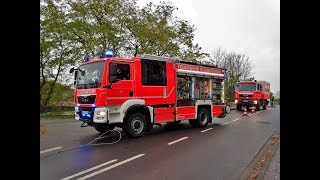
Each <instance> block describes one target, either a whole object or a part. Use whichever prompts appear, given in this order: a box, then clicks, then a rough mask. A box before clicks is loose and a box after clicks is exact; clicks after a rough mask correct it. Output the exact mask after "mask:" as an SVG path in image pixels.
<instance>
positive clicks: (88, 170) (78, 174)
mask: <svg viewBox="0 0 320 180" xmlns="http://www.w3.org/2000/svg"><path fill="white" fill-rule="evenodd" d="M116 161H118V159H113V160H111V161H108V162H105V163H102V164H100V165H97V166H94V167H92V168H90V169H87V170H84V171H81V172H78V173H77V174H74V175H71V176H68V177H65V178H63V179H61V180H67V179H72V178H74V177H77V176H80V175H82V174H84V173H87V172H90V171H93V170H95V169H98V168H101V167H102V166H105V165H108V164H111V163H113V162H116Z"/></svg>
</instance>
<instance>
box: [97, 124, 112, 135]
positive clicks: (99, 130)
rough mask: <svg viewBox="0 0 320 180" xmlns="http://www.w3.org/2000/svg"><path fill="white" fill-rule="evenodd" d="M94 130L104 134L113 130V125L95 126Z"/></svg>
mask: <svg viewBox="0 0 320 180" xmlns="http://www.w3.org/2000/svg"><path fill="white" fill-rule="evenodd" d="M94 128H95V129H96V130H97V131H98V132H101V133H104V132H106V131H108V130H113V129H114V128H115V125H112V124H108V125H95V126H94Z"/></svg>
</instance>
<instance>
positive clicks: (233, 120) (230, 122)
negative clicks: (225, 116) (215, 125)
mask: <svg viewBox="0 0 320 180" xmlns="http://www.w3.org/2000/svg"><path fill="white" fill-rule="evenodd" d="M240 119H241V118H238V119H235V120H232V121H229V122H226V123H223V124H221V125H222V126H223V125H226V124H229V123H232V122H235V121H238V120H240Z"/></svg>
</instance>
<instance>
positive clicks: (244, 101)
mask: <svg viewBox="0 0 320 180" xmlns="http://www.w3.org/2000/svg"><path fill="white" fill-rule="evenodd" d="M237 100H238V103H237V106H257V104H255V103H254V101H257V100H255V99H237Z"/></svg>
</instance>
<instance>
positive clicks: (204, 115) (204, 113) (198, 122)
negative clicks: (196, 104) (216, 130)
mask: <svg viewBox="0 0 320 180" xmlns="http://www.w3.org/2000/svg"><path fill="white" fill-rule="evenodd" d="M209 118H210V115H209V112H208V110H207V109H206V108H202V109H200V111H198V115H197V119H193V120H189V123H190V125H191V126H192V127H193V128H197V127H206V126H207V125H208V123H209Z"/></svg>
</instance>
